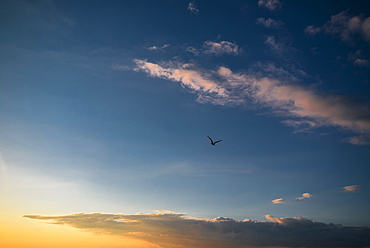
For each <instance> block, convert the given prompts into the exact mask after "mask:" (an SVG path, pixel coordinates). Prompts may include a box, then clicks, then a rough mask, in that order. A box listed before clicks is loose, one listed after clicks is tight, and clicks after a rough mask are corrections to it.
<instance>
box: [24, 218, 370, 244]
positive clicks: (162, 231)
mask: <svg viewBox="0 0 370 248" xmlns="http://www.w3.org/2000/svg"><path fill="white" fill-rule="evenodd" d="M24 217H26V218H29V219H34V220H39V221H46V222H47V223H49V224H56V225H68V226H71V227H74V228H78V229H81V230H85V231H90V232H95V233H104V234H110V235H118V236H124V237H132V238H138V239H142V240H145V241H149V242H151V243H152V244H156V245H160V246H162V247H173V246H175V245H176V246H181V247H184V248H190V247H191V248H194V247H199V248H200V247H202V248H211V247H212V248H226V247H227V248H241V247H244V248H246V247H364V246H369V245H370V228H368V227H358V226H356V227H350V226H346V227H343V226H341V225H334V224H325V223H322V222H315V221H312V220H309V219H306V218H303V217H294V218H275V217H273V216H271V215H266V216H265V218H266V219H267V220H269V221H251V220H249V219H245V220H243V221H238V220H234V219H232V218H225V217H218V218H214V219H201V218H192V217H186V216H185V215H184V214H177V213H174V212H171V211H157V213H149V214H143V213H138V214H106V213H90V214H85V213H79V214H71V215H64V216H42V215H25V216H24ZM270 221H272V222H270Z"/></svg>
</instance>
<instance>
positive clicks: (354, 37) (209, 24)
mask: <svg viewBox="0 0 370 248" xmlns="http://www.w3.org/2000/svg"><path fill="white" fill-rule="evenodd" d="M369 7H370V6H369V3H368V2H367V1H356V2H354V1H324V2H323V1H282V0H281V1H279V0H260V1H257V0H253V1H242V0H233V1H222V0H218V1H200V0H199V1H182V0H178V1H169V0H168V1H165V0H159V1H147V0H140V1H46V0H45V1H26V0H22V1H5V0H3V1H0V9H1V10H0V12H1V14H0V23H1V33H2V35H1V37H0V56H1V60H0V68H1V73H0V101H1V102H0V103H1V104H0V115H1V118H0V137H1V139H0V149H1V150H0V152H1V153H0V155H1V160H0V162H1V166H2V170H1V172H2V182H3V185H2V188H3V192H2V197H3V198H4V201H6V202H8V203H7V206H8V207H9V208H14V209H17V211H18V212H17V213H19V215H27V216H31V218H36V217H35V216H49V215H61V216H62V215H65V216H68V215H70V214H74V213H85V214H88V213H112V214H115V213H122V214H127V215H134V214H136V213H155V211H156V210H168V211H173V212H165V214H164V216H167V215H169V216H171V215H174V216H176V218H177V217H179V216H178V215H177V214H184V215H185V216H192V217H194V218H199V219H207V220H208V219H209V220H213V219H214V218H217V217H220V216H222V217H227V218H232V219H233V221H242V220H244V219H251V220H254V221H256V222H261V223H266V222H268V223H270V222H273V223H278V224H280V225H282V226H284V225H285V224H286V222H285V221H288V222H289V220H293V222H294V221H296V222H300V221H315V223H316V222H317V223H334V224H342V225H345V226H358V225H359V226H370V218H369V217H370V216H369V211H368V209H369V208H370V200H369V199H370V197H369V196H370V191H369V187H370V183H369V176H370V167H369V160H370V156H369V154H370V153H369V151H370V149H369V147H370V146H369V144H370V107H369V106H370V105H369V104H370V98H369V96H370V82H369V76H370V61H369V59H370V49H369V44H370V8H369ZM207 135H209V136H211V137H212V138H214V139H216V140H217V139H222V142H220V143H218V144H217V145H216V146H214V147H213V146H211V145H210V144H209V141H208V139H207V137H206V136H207ZM347 186H351V187H347ZM344 187H347V188H344ZM305 193H306V194H305ZM303 194H304V195H303ZM158 213H160V214H161V213H163V212H158ZM175 213H176V214H175ZM166 214H167V215H166ZM148 215H149V216H150V215H155V214H148ZM160 216H162V215H160ZM266 216H267V217H266ZM268 216H269V217H268ZM130 218H131V217H130ZM132 218H133V217H132ZM179 218H180V219H181V218H182V216H180V217H179ZM184 218H185V217H184ZM277 218H281V219H277ZM294 218H296V219H294ZM300 218H301V219H300ZM36 219H37V218H36ZM41 219H42V218H41ZM181 220H183V219H181ZM214 221H217V220H214ZM67 224H69V225H71V226H74V227H77V228H80V227H79V226H78V225H77V224H76V225H74V224H73V223H72V224H71V223H67ZM150 230H151V229H148V230H146V232H150ZM144 239H145V238H144ZM151 242H153V243H154V244H161V245H162V247H170V246H166V245H168V244H163V243H161V242H160V241H158V240H154V241H153V240H151ZM225 242H226V247H227V246H228V245H229V246H228V247H232V246H231V245H232V244H233V243H227V242H229V241H225ZM366 242H367V243H366ZM329 243H330V242H329ZM288 244H290V243H288ZM364 244H366V245H367V246H368V245H369V240H368V239H367V241H364ZM193 245H194V244H193ZM202 245H205V244H202ZM235 245H236V244H235ZM254 245H256V244H254ZM264 245H266V244H264ZM268 245H270V246H271V247H272V246H273V245H271V244H270V243H269V244H268ZM280 245H281V246H284V244H280ZM290 245H291V246H292V247H293V246H301V247H304V246H305V245H306V244H298V245H296V244H290ZM327 246H328V247H330V246H333V245H332V244H328V245H327ZM359 246H361V245H357V247H359ZM363 246H365V245H363ZM204 247H206V246H204ZM210 247H212V246H210ZM213 247H215V246H213ZM235 247H239V246H235Z"/></svg>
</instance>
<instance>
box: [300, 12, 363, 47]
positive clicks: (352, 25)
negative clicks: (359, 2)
mask: <svg viewBox="0 0 370 248" xmlns="http://www.w3.org/2000/svg"><path fill="white" fill-rule="evenodd" d="M348 12H349V11H348V10H347V11H343V12H340V13H338V14H336V15H333V16H331V17H330V20H329V21H327V22H326V23H325V24H324V25H323V26H322V27H314V26H308V27H307V28H306V30H305V32H306V33H307V34H311V35H314V34H317V33H319V32H321V31H324V32H325V33H326V34H329V35H332V36H333V37H339V38H340V39H341V40H342V41H345V42H349V43H352V42H353V41H354V40H355V39H358V38H361V39H363V40H365V41H367V42H370V17H367V18H365V17H363V16H362V15H357V16H356V15H350V14H349V13H348Z"/></svg>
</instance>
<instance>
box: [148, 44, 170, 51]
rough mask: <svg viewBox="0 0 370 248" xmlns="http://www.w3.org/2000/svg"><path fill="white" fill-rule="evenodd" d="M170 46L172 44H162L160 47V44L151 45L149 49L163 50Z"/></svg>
mask: <svg viewBox="0 0 370 248" xmlns="http://www.w3.org/2000/svg"><path fill="white" fill-rule="evenodd" d="M169 46H170V44H164V45H163V46H160V47H159V46H151V47H148V48H147V49H148V50H151V51H156V50H163V49H165V48H167V47H169Z"/></svg>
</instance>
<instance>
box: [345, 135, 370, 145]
mask: <svg viewBox="0 0 370 248" xmlns="http://www.w3.org/2000/svg"><path fill="white" fill-rule="evenodd" d="M344 141H346V142H348V143H350V144H352V145H360V146H362V145H370V135H360V136H354V137H349V138H347V139H344Z"/></svg>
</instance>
